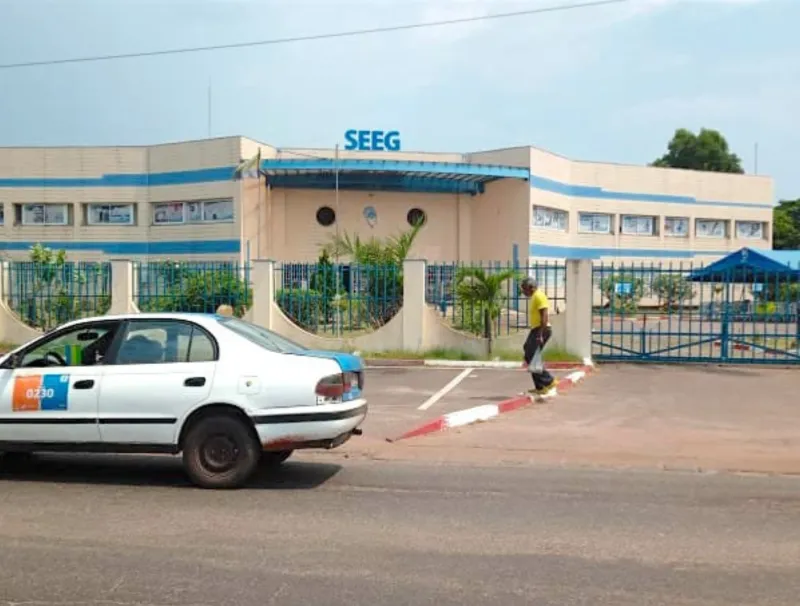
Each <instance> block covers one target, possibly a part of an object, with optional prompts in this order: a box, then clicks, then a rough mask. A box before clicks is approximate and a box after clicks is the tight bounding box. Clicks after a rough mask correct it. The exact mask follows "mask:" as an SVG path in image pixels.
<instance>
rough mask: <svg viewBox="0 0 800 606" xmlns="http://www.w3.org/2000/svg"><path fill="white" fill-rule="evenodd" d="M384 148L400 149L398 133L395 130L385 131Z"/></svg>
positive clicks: (390, 149)
mask: <svg viewBox="0 0 800 606" xmlns="http://www.w3.org/2000/svg"><path fill="white" fill-rule="evenodd" d="M386 149H387V150H389V151H400V133H399V132H397V131H396V130H393V131H390V132H388V133H386Z"/></svg>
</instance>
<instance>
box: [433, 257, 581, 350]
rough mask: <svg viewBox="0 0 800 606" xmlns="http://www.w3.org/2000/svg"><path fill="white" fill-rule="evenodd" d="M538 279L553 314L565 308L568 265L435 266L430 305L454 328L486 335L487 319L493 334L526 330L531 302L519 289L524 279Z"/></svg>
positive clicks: (452, 264)
mask: <svg viewBox="0 0 800 606" xmlns="http://www.w3.org/2000/svg"><path fill="white" fill-rule="evenodd" d="M526 276H530V277H532V278H534V279H535V280H536V282H537V284H538V286H539V288H540V289H541V290H543V291H544V293H545V294H546V295H547V297H548V298H549V299H550V312H551V313H560V312H561V311H562V310H563V309H564V306H565V304H566V263H564V262H542V263H534V264H531V265H522V266H520V265H514V264H512V263H506V264H503V263H477V264H460V263H435V264H430V265H428V266H427V269H426V276H425V300H426V302H427V303H428V304H430V305H435V306H436V308H437V309H438V310H439V312H440V313H441V314H442V317H444V318H445V319H446V320H448V321H449V322H450V323H451V324H452V325H453V326H454V328H457V329H459V330H465V331H467V332H471V333H474V334H477V335H484V334H485V316H486V314H487V311H488V314H489V317H490V318H491V325H492V334H493V335H508V334H514V333H515V332H519V331H523V330H527V329H528V326H529V322H528V311H529V310H528V305H529V299H528V298H527V297H526V296H525V295H523V294H522V292H521V291H520V289H519V282H520V280H521V279H522V278H524V277H526Z"/></svg>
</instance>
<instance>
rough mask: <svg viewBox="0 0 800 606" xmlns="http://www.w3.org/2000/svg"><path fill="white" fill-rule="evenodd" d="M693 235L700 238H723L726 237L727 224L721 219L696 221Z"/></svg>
mask: <svg viewBox="0 0 800 606" xmlns="http://www.w3.org/2000/svg"><path fill="white" fill-rule="evenodd" d="M695 235H697V236H698V237H700V238H725V237H726V236H727V235H728V222H727V221H724V220H722V219H698V220H697V221H696V223H695Z"/></svg>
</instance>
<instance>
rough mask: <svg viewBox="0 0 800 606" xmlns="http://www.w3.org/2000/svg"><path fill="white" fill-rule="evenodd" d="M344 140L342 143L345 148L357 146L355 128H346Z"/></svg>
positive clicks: (349, 148)
mask: <svg viewBox="0 0 800 606" xmlns="http://www.w3.org/2000/svg"><path fill="white" fill-rule="evenodd" d="M344 140H345V141H346V143H345V144H344V148H345V149H348V150H351V149H356V148H357V147H358V142H357V141H356V131H355V129H353V130H348V131H347V132H345V134H344Z"/></svg>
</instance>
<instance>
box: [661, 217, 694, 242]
mask: <svg viewBox="0 0 800 606" xmlns="http://www.w3.org/2000/svg"><path fill="white" fill-rule="evenodd" d="M664 235H665V236H672V237H674V238H687V237H688V236H689V217H664Z"/></svg>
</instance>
